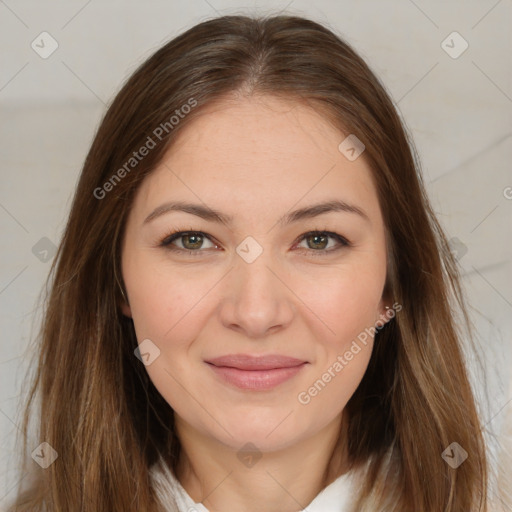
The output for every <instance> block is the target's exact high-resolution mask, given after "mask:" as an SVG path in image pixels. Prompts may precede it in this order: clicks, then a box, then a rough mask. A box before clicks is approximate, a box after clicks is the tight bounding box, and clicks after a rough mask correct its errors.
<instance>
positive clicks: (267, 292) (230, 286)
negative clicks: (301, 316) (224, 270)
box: [220, 251, 296, 339]
mask: <svg viewBox="0 0 512 512" xmlns="http://www.w3.org/2000/svg"><path fill="white" fill-rule="evenodd" d="M269 252H270V251H269ZM286 281H287V279H286V273H285V272H284V271H283V269H282V267H280V266H279V265H277V264H276V262H275V260H272V258H271V257H270V256H268V255H267V252H266V251H263V253H262V254H261V255H260V256H259V257H258V258H257V259H256V260H255V261H253V262H252V263H248V262H247V261H245V260H244V259H243V258H241V257H237V258H235V263H234V268H233V269H232V270H231V272H229V273H228V275H227V276H226V278H225V279H224V280H223V288H222V299H221V304H220V319H221V322H222V324H223V325H224V327H226V328H229V329H232V330H236V331H238V332H239V333H241V334H243V335H244V336H245V337H247V338H251V339H258V338H262V337H264V336H266V335H268V334H270V333H274V332H278V331H280V330H282V329H286V327H288V326H289V325H290V323H291V321H292V319H293V316H294V314H295V311H296V307H295V305H294V294H293V292H292V290H291V287H290V284H288V283H287V282H286Z"/></svg>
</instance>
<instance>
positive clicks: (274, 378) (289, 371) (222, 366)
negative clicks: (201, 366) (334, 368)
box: [205, 354, 309, 391]
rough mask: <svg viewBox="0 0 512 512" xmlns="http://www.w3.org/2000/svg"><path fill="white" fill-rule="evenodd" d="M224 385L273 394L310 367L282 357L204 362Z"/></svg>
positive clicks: (233, 356)
mask: <svg viewBox="0 0 512 512" xmlns="http://www.w3.org/2000/svg"><path fill="white" fill-rule="evenodd" d="M205 362H206V363H207V364H208V365H209V367H210V368H211V369H212V370H213V371H214V373H215V374H216V375H217V377H219V378H220V379H221V380H222V381H223V382H224V383H227V384H229V385H232V386H235V387H237V388H239V389H245V390H253V391H264V390H270V389H273V388H275V387H276V386H278V385H279V384H282V383H284V382H285V381H287V380H289V379H291V378H292V377H294V376H295V375H297V374H298V373H299V372H300V371H301V370H302V369H303V368H304V367H305V366H306V365H307V364H309V363H308V361H304V360H301V359H297V358H294V357H288V356H282V355H276V354H272V355H268V356H260V357H255V356H250V355H247V354H231V355H228V356H222V357H217V358H214V359H209V360H208V361H205Z"/></svg>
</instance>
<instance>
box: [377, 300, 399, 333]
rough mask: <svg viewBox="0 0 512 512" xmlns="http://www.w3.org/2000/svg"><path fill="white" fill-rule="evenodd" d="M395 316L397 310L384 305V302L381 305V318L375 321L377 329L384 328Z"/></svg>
mask: <svg viewBox="0 0 512 512" xmlns="http://www.w3.org/2000/svg"><path fill="white" fill-rule="evenodd" d="M394 316H395V310H394V309H393V308H392V307H391V306H388V305H384V302H383V303H382V305H381V308H380V311H379V318H378V319H377V320H376V321H375V327H377V328H378V329H381V328H382V327H384V326H385V325H386V324H387V323H388V322H389V321H390V320H391V319H392V318H394Z"/></svg>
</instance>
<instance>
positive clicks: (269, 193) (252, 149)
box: [134, 96, 378, 215]
mask: <svg viewBox="0 0 512 512" xmlns="http://www.w3.org/2000/svg"><path fill="white" fill-rule="evenodd" d="M348 135H349V133H348V132H346V133H343V132H342V131H340V130H339V129H337V128H335V127H334V126H333V125H332V124H330V122H329V121H328V120H327V119H326V118H325V117H323V116H322V115H321V114H320V113H319V112H317V111H315V110H313V109H312V108H311V107H309V106H307V105H305V104H304V103H302V102H298V101H296V100H294V99H286V98H281V97H274V96H256V97H247V98H246V97H244V98H231V99H224V100H221V101H217V102H215V103H213V104H211V105H208V106H207V107H206V108H203V109H202V110H201V112H200V113H198V115H197V117H195V118H194V119H193V120H191V122H190V123H189V124H188V125H187V126H186V127H184V128H183V130H182V131H181V132H179V134H178V137H177V138H176V140H174V141H173V144H172V146H171V147H170V149H169V150H168V151H167V153H166V154H165V156H164V158H163V159H162V161H161V162H160V164H159V165H158V166H157V167H156V169H155V170H154V171H153V172H152V173H151V174H150V175H149V176H148V177H147V178H146V179H145V180H144V182H143V183H142V185H141V188H140V190H139V192H138V196H137V198H136V204H135V205H134V207H135V208H136V209H138V210H140V209H142V210H144V211H147V209H148V208H150V207H155V206H158V203H159V202H164V201H169V200H172V199H180V200H190V201H193V202H204V203H205V204H206V205H208V206H211V207H212V208H216V209H219V210H222V211H225V212H226V213H233V212H235V213H237V214H238V213H240V212H241V211H243V210H246V211H247V212H250V213H251V214H253V215H254V214H255V213H257V212H260V213H261V214H262V215H267V214H270V213H271V212H273V213H275V214H278V213H282V211H283V209H289V208H291V207H292V206H294V205H299V203H300V204H304V205H305V204H307V203H311V202H314V201H318V200H325V199H335V198H339V199H344V200H350V202H359V204H361V205H364V208H365V210H367V211H368V213H369V214H370V215H371V214H372V211H373V214H378V212H377V211H376V209H378V204H377V203H378V201H377V196H376V191H375V188H374V186H373V180H372V177H371V170H370V167H369V166H368V165H367V163H366V161H365V159H364V154H363V155H362V156H361V157H359V158H357V159H356V160H354V161H349V160H348V159H347V158H346V157H345V156H344V155H343V154H342V153H341V152H340V151H339V149H338V146H339V144H340V143H341V142H342V141H343V139H344V138H345V137H347V136H348Z"/></svg>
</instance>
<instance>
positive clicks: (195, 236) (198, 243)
mask: <svg viewBox="0 0 512 512" xmlns="http://www.w3.org/2000/svg"><path fill="white" fill-rule="evenodd" d="M183 238H184V240H190V239H194V238H196V239H198V242H196V243H195V244H194V242H192V244H188V245H192V248H193V249H196V248H197V246H200V245H201V237H200V236H197V235H185V236H184V237H183ZM184 245H185V247H187V243H185V244H184Z"/></svg>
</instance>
